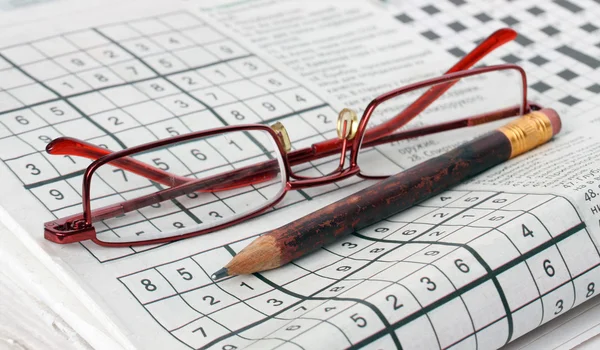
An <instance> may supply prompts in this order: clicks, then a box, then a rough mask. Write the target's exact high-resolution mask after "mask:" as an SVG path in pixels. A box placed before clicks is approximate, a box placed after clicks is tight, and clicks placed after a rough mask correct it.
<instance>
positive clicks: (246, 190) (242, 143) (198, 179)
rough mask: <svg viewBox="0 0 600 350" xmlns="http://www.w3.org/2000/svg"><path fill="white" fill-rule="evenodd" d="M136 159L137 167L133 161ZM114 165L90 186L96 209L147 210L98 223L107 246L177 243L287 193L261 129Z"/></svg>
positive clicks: (180, 145) (99, 173)
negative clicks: (124, 206)
mask: <svg viewBox="0 0 600 350" xmlns="http://www.w3.org/2000/svg"><path fill="white" fill-rule="evenodd" d="M131 158H133V159H134V160H135V161H132V159H131ZM131 158H129V159H125V158H122V159H116V160H113V161H111V162H110V163H107V164H105V165H103V166H101V167H100V168H99V169H98V170H97V171H96V173H95V174H94V177H93V179H92V184H91V192H92V208H93V209H96V208H99V207H103V206H106V205H111V204H115V203H121V202H123V201H126V200H135V201H137V202H139V203H144V204H145V205H144V206H142V207H140V208H139V209H138V210H132V211H130V212H128V213H126V214H125V215H123V216H120V217H116V218H110V219H106V220H103V222H102V223H100V222H99V223H95V224H94V225H95V226H96V227H97V232H98V239H99V240H101V241H104V242H135V241H145V240H150V239H157V238H166V237H174V238H176V236H179V235H182V234H186V233H190V232H196V231H200V230H205V229H209V228H211V227H214V226H217V225H221V224H225V223H228V222H231V221H234V220H237V219H239V218H242V217H244V216H246V215H249V214H251V213H254V212H256V211H257V210H260V209H262V208H265V207H267V206H269V205H270V204H271V203H273V202H274V201H276V200H277V199H278V198H279V197H280V196H281V194H282V193H283V191H284V187H285V175H284V172H283V171H282V169H283V159H282V157H281V154H280V153H279V151H278V148H277V144H276V143H275V140H274V139H273V138H272V136H271V135H270V134H269V133H267V132H266V131H262V130H247V131H236V132H227V133H223V134H219V135H215V136H211V137H206V138H201V139H194V140H191V141H187V142H180V143H177V144H174V145H168V146H165V147H162V148H155V149H151V150H149V151H146V152H143V153H140V154H135V155H133V156H131Z"/></svg>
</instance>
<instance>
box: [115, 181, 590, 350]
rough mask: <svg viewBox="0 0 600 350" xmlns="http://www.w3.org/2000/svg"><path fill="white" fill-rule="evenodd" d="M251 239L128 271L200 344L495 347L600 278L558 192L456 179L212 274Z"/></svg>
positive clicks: (169, 319)
mask: <svg viewBox="0 0 600 350" xmlns="http://www.w3.org/2000/svg"><path fill="white" fill-rule="evenodd" d="M557 213H560V215H557ZM251 240H252V239H248V240H245V241H242V242H236V243H232V244H230V245H227V246H224V247H219V248H215V249H212V250H208V251H205V252H201V253H198V254H196V255H193V256H189V257H185V258H182V259H178V260H175V261H172V262H169V263H165V264H162V265H159V266H154V267H151V268H148V269H146V270H142V271H137V272H133V273H131V274H128V275H125V276H122V277H119V280H120V281H121V283H123V284H124V286H125V287H126V288H127V289H128V290H129V291H130V292H131V294H132V295H133V296H134V297H135V298H136V299H137V301H138V302H139V303H140V304H141V306H143V307H144V308H145V310H146V311H147V312H148V313H149V315H151V317H152V318H153V319H154V320H155V321H156V322H158V323H159V324H160V325H161V326H162V327H163V328H164V329H165V331H168V332H170V333H171V334H172V335H173V336H174V337H175V338H176V339H177V340H178V341H179V342H181V343H182V344H185V345H187V346H189V347H190V348H192V349H196V348H204V347H206V348H208V347H211V348H215V349H241V348H246V347H248V348H252V349H271V348H277V349H307V348H312V347H314V346H316V345H317V344H316V343H315V342H316V341H318V345H319V346H320V347H323V348H327V347H328V345H329V346H333V345H335V346H336V347H337V348H339V347H351V348H352V347H354V348H359V347H362V346H365V347H366V348H373V349H375V348H377V349H391V348H402V349H411V348H417V347H420V348H426V349H432V348H440V349H441V348H444V349H445V348H452V349H480V348H481V349H487V348H497V347H500V346H502V345H504V344H506V343H507V342H508V341H510V340H513V339H515V338H517V337H519V336H521V335H523V334H525V333H526V332H529V331H530V330H532V329H534V328H536V327H538V326H539V325H541V324H543V323H545V322H548V321H549V320H551V319H553V318H554V317H557V315H560V314H562V313H564V312H566V311H567V310H569V309H571V308H573V307H574V306H576V305H579V304H580V303H582V302H584V301H585V300H587V299H588V298H591V297H592V296H595V295H596V288H597V287H598V283H599V282H600V267H599V264H600V254H599V253H598V250H597V249H596V248H595V245H594V244H593V243H592V241H591V238H590V236H589V234H588V232H587V230H586V228H585V225H584V224H583V223H582V222H581V219H580V218H579V216H578V214H577V213H576V211H575V209H574V207H573V206H572V205H571V204H570V203H569V202H568V201H567V200H566V199H565V198H562V197H557V196H554V195H532V194H528V195H525V194H518V193H494V192H472V191H470V192H469V191H449V192H446V193H444V194H442V195H440V196H437V197H434V198H432V199H430V200H428V201H427V202H424V203H422V204H421V205H419V206H416V207H414V208H411V209H410V210H408V211H405V212H403V213H401V214H399V215H396V216H393V217H391V218H389V219H388V220H385V221H382V222H380V223H378V224H376V225H374V226H372V227H369V228H367V229H364V230H361V231H360V232H358V233H355V234H354V235H351V236H348V237H346V238H343V239H340V240H339V241H338V242H336V243H334V244H332V245H330V246H328V247H326V248H324V249H321V250H320V251H318V252H316V253H314V254H311V255H310V256H307V257H304V258H302V259H300V260H297V261H295V262H293V263H291V264H288V265H286V266H285V267H282V268H280V269H276V270H272V271H268V272H265V273H260V274H255V275H250V276H235V277H232V278H228V279H225V280H221V281H219V282H217V283H215V282H214V281H212V280H211V279H210V277H209V276H210V274H211V273H212V272H214V271H216V270H217V269H219V268H220V267H222V266H224V265H225V264H226V263H227V262H228V260H229V259H230V258H231V255H234V254H235V252H238V251H240V250H241V249H242V248H243V247H244V246H245V245H247V244H248V243H249V242H250V241H251Z"/></svg>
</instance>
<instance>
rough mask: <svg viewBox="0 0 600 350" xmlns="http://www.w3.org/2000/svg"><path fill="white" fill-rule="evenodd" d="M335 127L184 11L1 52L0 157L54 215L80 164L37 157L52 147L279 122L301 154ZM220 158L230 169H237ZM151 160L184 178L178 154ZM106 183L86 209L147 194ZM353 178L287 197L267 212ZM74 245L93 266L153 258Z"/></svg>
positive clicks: (164, 209) (156, 216)
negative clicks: (177, 168) (57, 142)
mask: <svg viewBox="0 0 600 350" xmlns="http://www.w3.org/2000/svg"><path fill="white" fill-rule="evenodd" d="M336 117H337V113H336V112H335V111H334V110H333V109H332V108H331V107H329V106H328V105H327V104H325V103H324V102H323V101H321V100H320V99H319V98H317V97H316V96H314V95H313V94H312V93H311V92H309V91H308V90H307V89H305V88H304V87H302V86H300V85H299V84H298V83H297V82H295V81H293V80H292V79H290V78H288V77H286V76H285V75H283V74H282V73H280V72H278V71H277V70H275V69H274V68H273V67H271V66H270V65H268V64H267V63H266V62H264V61H262V60H261V59H260V58H258V57H256V56H254V55H253V54H251V53H250V52H248V51H247V50H246V49H244V48H243V47H242V46H241V45H239V44H238V43H236V42H235V41H233V40H232V39H230V38H228V37H226V36H225V35H223V34H221V33H220V32H219V31H217V30H216V29H215V28H213V27H211V26H210V25H209V24H207V23H204V22H202V21H200V20H199V19H198V18H196V17H194V16H192V15H191V14H189V13H173V14H167V15H164V16H161V17H157V18H146V19H141V20H137V21H133V22H127V23H124V24H112V25H107V26H103V27H99V28H91V29H88V30H82V31H77V32H72V33H65V34H63V35H60V36H54V37H50V38H46V39H42V40H38V41H35V42H30V43H24V44H21V45H17V46H13V47H7V48H0V159H2V161H3V162H4V163H5V164H6V165H7V166H8V167H9V168H10V170H11V171H12V172H13V173H14V174H15V175H16V176H17V177H18V178H19V179H20V180H21V182H22V183H23V185H24V187H25V189H27V190H29V191H31V193H33V194H34V195H35V196H36V197H37V198H38V199H39V200H40V202H42V203H43V204H44V205H45V206H46V208H47V209H48V210H49V211H51V212H52V213H53V214H54V215H55V216H56V217H63V216H66V215H71V214H76V213H80V212H81V195H80V194H81V181H82V174H83V170H84V169H85V167H86V166H87V165H88V164H89V163H90V161H88V160H86V159H82V158H78V157H70V156H50V155H48V154H46V153H45V152H44V148H45V147H46V145H47V144H48V143H49V142H50V141H51V140H52V139H54V138H56V137H59V136H74V137H77V138H79V139H83V140H87V141H89V142H91V143H94V144H97V145H100V146H103V147H107V148H109V149H112V150H119V149H123V148H126V147H130V146H133V145H137V144H141V143H145V142H150V141H155V140H157V139H162V138H166V137H169V136H173V135H178V134H184V133H188V132H192V131H198V130H205V129H209V128H213V127H220V126H223V125H235V124H242V123H265V124H271V123H273V122H274V121H276V120H279V121H281V122H282V123H283V124H284V125H286V127H287V129H288V131H289V133H290V137H291V139H292V140H293V144H294V147H295V148H302V147H306V146H307V145H310V144H312V143H314V142H317V141H321V140H324V139H325V138H331V137H335V132H334V129H335V120H336ZM220 151H221V153H224V154H222V155H223V157H224V158H226V161H227V163H229V164H230V165H231V164H232V163H236V162H237V163H238V164H239V163H240V162H241V161H243V160H239V159H237V158H236V159H235V160H232V159H230V158H234V157H233V156H232V155H231V154H228V153H227V150H220ZM188 153H189V152H188ZM153 154H156V155H161V158H160V162H163V163H165V164H167V165H170V167H173V165H174V164H176V163H177V164H178V165H181V164H180V163H183V165H181V168H186V169H187V171H189V172H191V173H192V175H195V173H194V172H193V171H191V170H190V168H192V166H191V165H190V164H186V162H184V161H183V160H184V159H186V157H187V158H189V154H182V153H181V152H180V153H178V152H177V151H172V150H167V151H165V150H162V151H157V152H156V153H153ZM334 158H335V157H334ZM331 159H332V158H326V159H322V160H320V161H319V162H318V163H316V164H315V163H313V165H314V167H311V165H310V164H308V165H305V166H304V168H306V169H304V170H303V171H300V172H299V173H300V174H302V175H305V176H321V175H323V174H325V173H327V172H329V171H330V170H331V169H332V168H334V167H335V166H336V165H337V164H336V161H330V160H331ZM196 161H197V160H196ZM150 164H152V163H150ZM153 165H154V164H153ZM156 165H157V166H159V165H160V164H156ZM109 175H110V172H109V173H106V172H105V173H102V174H101V175H96V177H95V179H94V181H93V183H92V194H93V198H96V200H95V201H93V205H94V207H97V206H99V205H107V204H112V203H116V202H120V201H122V200H124V199H130V198H133V197H135V196H139V195H140V194H147V193H149V192H153V191H156V190H157V188H156V184H154V185H153V184H151V183H150V181H147V180H145V181H137V182H134V181H131V182H128V183H124V182H123V181H124V180H127V179H122V178H119V177H115V176H112V177H111V176H109ZM113 175H114V174H113ZM179 175H189V174H179ZM128 176H129V175H128ZM131 176H134V175H133V174H132V175H131ZM359 180H360V179H352V180H350V181H345V182H344V183H343V184H330V185H327V186H321V187H319V188H315V189H308V190H305V191H293V192H292V193H289V194H288V195H287V196H286V198H285V200H284V201H283V202H282V203H280V204H279V206H278V207H282V206H286V205H289V204H292V203H295V202H298V201H300V200H306V199H310V198H312V197H314V196H318V195H320V194H323V193H326V192H330V191H332V190H335V189H337V188H340V187H341V186H348V185H350V184H352V183H355V182H357V181H359ZM217 202H218V201H215V202H213V203H208V204H206V205H205V206H204V207H202V208H200V209H198V208H197V207H198V206H199V204H198V203H194V202H193V200H189V199H187V200H186V198H185V197H184V198H183V199H179V201H174V202H173V203H161V204H160V205H157V206H156V208H152V207H150V208H146V209H144V210H140V211H139V212H136V213H131V214H129V215H128V216H127V218H126V219H125V221H121V222H125V224H124V225H123V224H122V223H121V224H118V225H117V224H115V223H113V222H109V221H105V222H104V224H103V223H98V225H97V226H96V227H97V229H98V231H99V232H101V231H104V232H103V233H101V234H104V235H115V237H118V233H117V232H118V231H119V230H127V229H134V230H138V231H140V232H141V230H155V231H156V230H161V231H162V230H165V229H172V228H173V227H180V226H181V225H187V224H190V225H192V224H195V223H197V222H198V221H199V220H200V219H198V218H197V217H195V214H194V213H193V211H194V210H196V209H198V210H203V211H204V212H205V213H212V214H211V215H210V216H217V217H218V216H219V214H218V212H217V211H216V209H214V208H215V206H218V204H219V203H217ZM222 202H223V201H222ZM223 203H224V202H223ZM225 210H227V209H225ZM214 213H217V214H216V215H213V214H214ZM210 216H209V217H208V219H210ZM136 225H137V226H136ZM140 227H142V228H140ZM41 230H42V227H41V226H40V234H41ZM115 239H116V238H115ZM83 244H84V246H85V247H86V248H87V249H88V250H89V251H90V252H91V253H92V254H93V255H94V256H95V257H96V258H97V259H98V260H99V261H101V262H102V261H108V260H111V259H116V258H120V257H123V256H127V255H130V254H134V253H135V252H138V251H141V250H145V249H151V248H152V247H141V248H112V249H103V248H101V247H98V246H97V245H95V244H93V243H89V242H86V243H83Z"/></svg>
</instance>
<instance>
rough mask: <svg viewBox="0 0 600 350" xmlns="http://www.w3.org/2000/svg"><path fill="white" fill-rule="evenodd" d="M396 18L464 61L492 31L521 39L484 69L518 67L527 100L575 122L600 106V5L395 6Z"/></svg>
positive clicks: (463, 0) (528, 0) (450, 1)
mask: <svg viewBox="0 0 600 350" xmlns="http://www.w3.org/2000/svg"><path fill="white" fill-rule="evenodd" d="M391 2H392V3H394V4H395V5H397V6H398V8H399V9H400V12H399V13H398V15H397V16H396V18H397V19H398V20H399V21H400V22H402V23H405V24H406V25H408V26H411V27H412V28H413V29H414V30H416V31H417V32H419V33H420V34H421V36H422V37H424V38H426V39H428V40H431V41H433V42H435V43H436V44H438V45H441V46H442V47H444V48H445V49H446V50H447V51H448V52H450V53H451V54H452V55H454V56H455V57H457V59H459V58H462V57H463V56H464V55H465V53H467V52H469V51H471V50H472V49H473V48H474V47H475V43H477V42H479V41H480V40H483V39H484V38H485V37H487V36H488V35H490V34H491V33H492V32H493V31H495V30H497V29H499V28H502V27H512V28H513V29H515V30H516V31H517V32H518V33H519V36H518V37H517V38H516V39H515V40H514V41H512V42H510V43H508V44H505V45H503V46H502V47H501V48H499V49H497V50H496V51H495V52H493V53H492V54H491V55H490V57H486V58H484V59H483V61H482V63H484V64H488V65H489V64H498V63H515V64H518V65H520V66H522V67H523V68H524V69H525V71H526V72H527V75H528V79H529V82H528V83H529V99H530V100H532V101H535V102H539V103H541V104H542V105H544V106H549V107H553V108H555V109H557V111H558V112H559V113H560V114H561V115H563V116H577V115H580V114H582V113H584V112H587V111H590V110H593V109H595V108H598V107H599V106H600V27H599V26H598V21H597V19H598V17H599V16H600V5H599V4H598V1H595V2H594V0H577V1H573V0H554V1H543V2H540V1H534V0H520V1H511V0H494V1H486V2H481V1H467V0H443V1H435V2H433V1H402V2H400V1H391Z"/></svg>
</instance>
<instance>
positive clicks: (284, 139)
mask: <svg viewBox="0 0 600 350" xmlns="http://www.w3.org/2000/svg"><path fill="white" fill-rule="evenodd" d="M271 129H273V131H275V134H276V135H277V138H278V139H279V141H280V142H281V145H282V146H283V150H284V151H285V153H288V152H289V151H290V150H291V149H292V142H291V141H290V136H289V135H288V132H287V130H286V129H285V126H283V124H281V123H280V122H277V123H275V124H273V125H271Z"/></svg>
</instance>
